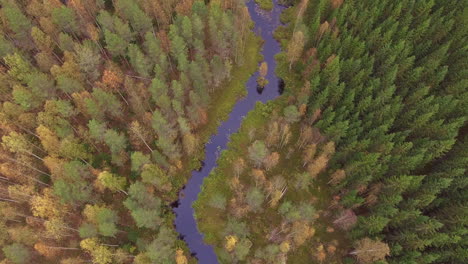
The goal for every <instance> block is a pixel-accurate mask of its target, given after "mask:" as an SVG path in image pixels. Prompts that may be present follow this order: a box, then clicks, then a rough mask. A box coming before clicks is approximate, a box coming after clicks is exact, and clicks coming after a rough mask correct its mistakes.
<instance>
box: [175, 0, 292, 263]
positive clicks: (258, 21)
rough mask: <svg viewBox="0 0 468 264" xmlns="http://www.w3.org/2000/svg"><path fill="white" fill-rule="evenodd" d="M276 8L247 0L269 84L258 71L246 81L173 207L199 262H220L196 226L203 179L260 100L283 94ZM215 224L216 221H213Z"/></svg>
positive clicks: (263, 100)
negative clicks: (259, 87)
mask: <svg viewBox="0 0 468 264" xmlns="http://www.w3.org/2000/svg"><path fill="white" fill-rule="evenodd" d="M273 2H274V8H273V10H272V11H269V12H266V11H263V10H261V9H260V8H259V7H258V6H257V5H256V4H255V2H254V1H253V0H249V2H248V3H247V6H248V9H249V13H250V16H251V18H252V20H253V21H254V22H255V28H254V31H255V32H256V33H257V34H259V35H260V36H261V37H262V38H263V40H264V46H263V51H262V54H263V57H264V61H266V62H267V63H268V68H269V71H268V75H267V76H266V79H267V80H268V81H269V84H268V85H267V86H266V87H265V89H264V90H263V92H261V93H260V92H258V91H257V82H256V81H257V77H258V72H257V73H255V74H254V75H252V77H250V79H249V80H248V81H247V84H246V88H247V90H248V94H247V96H246V97H244V98H243V99H241V100H239V101H238V102H237V103H236V105H235V106H234V108H233V109H232V112H231V113H230V114H229V118H228V120H226V121H225V122H223V123H221V125H220V126H219V127H218V131H217V133H216V134H215V135H213V136H212V137H211V138H210V141H209V143H207V144H206V145H205V148H206V157H205V160H204V161H203V163H202V164H203V167H202V168H201V170H199V171H193V173H192V177H191V178H190V179H189V181H188V182H187V184H186V186H185V187H184V189H183V190H182V191H181V192H180V194H179V201H178V206H177V207H175V208H174V212H175V214H176V220H175V225H176V230H177V232H179V234H180V236H181V237H182V238H183V239H184V240H185V242H186V243H187V245H188V247H189V248H190V251H191V252H192V254H194V255H195V256H196V257H197V259H198V262H199V263H200V264H216V263H218V260H217V257H216V254H215V252H214V249H213V247H212V246H210V245H207V244H205V243H204V242H203V235H202V234H201V233H200V232H199V231H198V229H197V223H196V221H195V218H194V210H193V208H192V203H193V202H194V201H195V200H196V199H197V196H198V193H199V192H200V187H201V185H202V183H203V179H204V178H205V177H207V176H208V174H209V173H210V172H211V170H212V169H213V168H214V167H215V166H216V160H217V159H218V156H219V154H220V151H222V150H223V149H225V148H226V145H227V142H228V141H229V136H230V135H231V134H232V133H234V132H236V131H237V130H238V129H239V127H240V125H241V122H242V119H243V118H244V116H246V115H247V113H248V112H249V111H250V110H252V109H253V108H254V106H255V103H256V102H257V101H261V102H266V101H269V100H271V99H274V98H275V97H277V96H279V95H280V94H281V92H282V91H281V88H280V87H281V85H280V79H279V78H278V77H277V76H276V75H275V72H274V70H275V68H276V61H275V59H274V56H275V54H277V53H279V52H280V50H281V49H280V45H279V43H278V42H277V41H276V40H275V39H274V38H273V31H274V30H275V29H276V28H277V27H278V26H279V25H280V23H281V22H280V19H279V17H280V14H281V11H282V10H283V7H282V6H280V5H279V4H278V0H273ZM213 224H216V223H213Z"/></svg>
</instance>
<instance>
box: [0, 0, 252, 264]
mask: <svg viewBox="0 0 468 264" xmlns="http://www.w3.org/2000/svg"><path fill="white" fill-rule="evenodd" d="M64 2H65V3H66V4H63V3H62V2H61V1H59V0H47V1H46V0H44V1H42V0H31V1H14V0H2V1H1V9H0V18H1V19H0V22H1V23H0V30H1V36H0V57H1V66H0V79H1V81H0V90H1V91H0V101H1V104H0V136H1V149H0V182H1V183H0V215H1V217H0V248H1V249H2V250H0V259H2V262H1V263H5V264H7V263H63V264H72V263H73V264H75V263H89V262H92V263H97V264H106V263H139V264H143V263H176V262H177V263H179V264H181V263H188V259H190V257H187V256H189V254H187V253H188V252H187V251H186V250H185V245H184V243H183V242H182V241H180V240H178V238H177V234H176V233H175V231H174V228H173V224H172V220H173V214H172V211H171V209H170V207H169V204H170V203H171V202H173V201H174V200H175V199H176V197H177V192H178V190H179V189H180V188H181V186H182V185H183V184H184V182H185V180H186V178H187V177H188V175H186V174H187V173H186V171H187V170H190V169H192V167H193V166H196V163H197V162H196V160H197V159H196V158H197V157H195V158H194V155H195V152H200V151H199V150H200V149H201V147H202V145H203V143H204V142H203V141H204V140H206V139H204V138H203V137H201V136H200V131H203V128H204V127H205V126H206V125H207V124H208V123H209V122H217V120H208V116H209V115H208V109H209V107H210V104H212V103H213V101H214V99H212V97H213V96H214V95H216V94H217V91H223V89H225V86H224V84H226V82H227V81H229V80H230V77H231V71H232V70H233V68H234V67H235V66H236V65H242V63H243V62H244V60H243V58H244V49H245V48H246V42H247V40H248V38H249V37H250V38H251V35H250V32H249V23H248V21H249V19H250V18H249V14H248V11H247V9H246V7H245V6H244V3H243V1H229V0H223V1H212V3H209V4H205V1H194V0H183V1H175V0H170V1H169V0H164V1H163V0H154V1H141V0H115V1H103V0H70V1H64ZM217 98H218V99H219V97H217ZM226 100H227V99H226ZM229 100H230V99H229ZM226 104H227V105H229V104H230V102H226ZM198 155H200V154H198ZM194 164H195V165H194ZM184 251H185V252H184ZM190 261H194V260H190Z"/></svg>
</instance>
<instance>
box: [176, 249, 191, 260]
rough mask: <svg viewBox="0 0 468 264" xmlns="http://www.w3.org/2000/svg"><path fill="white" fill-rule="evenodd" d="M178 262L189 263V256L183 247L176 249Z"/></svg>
mask: <svg viewBox="0 0 468 264" xmlns="http://www.w3.org/2000/svg"><path fill="white" fill-rule="evenodd" d="M176 263H177V264H188V260H187V257H185V255H184V251H183V250H182V249H180V248H179V249H177V251H176Z"/></svg>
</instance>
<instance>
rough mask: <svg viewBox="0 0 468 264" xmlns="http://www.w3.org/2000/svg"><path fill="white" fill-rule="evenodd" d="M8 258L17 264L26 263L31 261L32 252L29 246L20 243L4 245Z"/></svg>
mask: <svg viewBox="0 0 468 264" xmlns="http://www.w3.org/2000/svg"><path fill="white" fill-rule="evenodd" d="M3 253H4V254H5V256H6V258H7V259H9V260H11V261H12V262H13V263H15V264H26V263H30V261H31V253H30V251H29V249H28V248H26V247H25V246H24V245H22V244H19V243H14V244H11V245H9V246H5V247H3Z"/></svg>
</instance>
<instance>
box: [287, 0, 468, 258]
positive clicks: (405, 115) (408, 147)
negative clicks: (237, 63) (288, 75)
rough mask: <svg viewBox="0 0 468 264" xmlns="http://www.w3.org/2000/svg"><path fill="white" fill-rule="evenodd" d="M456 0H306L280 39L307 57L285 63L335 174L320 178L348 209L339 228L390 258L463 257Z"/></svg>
mask: <svg viewBox="0 0 468 264" xmlns="http://www.w3.org/2000/svg"><path fill="white" fill-rule="evenodd" d="M467 3H468V2H466V1H401V2H400V1H398V2H395V1H377V2H375V1H330V2H329V1H313V2H312V1H311V2H310V4H309V5H308V6H307V7H306V8H305V9H306V10H305V14H304V16H303V18H302V20H301V21H298V22H299V25H296V27H295V28H296V31H295V32H293V37H292V41H291V42H290V43H289V47H288V52H290V53H291V52H292V53H294V52H295V49H296V50H297V49H299V50H300V49H301V48H303V49H302V50H303V52H305V53H306V54H309V55H310V56H309V57H308V59H307V60H304V61H300V60H297V61H291V62H292V63H295V64H294V67H293V70H294V71H296V72H298V73H300V74H301V77H302V78H303V79H304V80H306V81H308V82H310V85H311V92H312V94H311V96H310V100H309V115H314V114H315V113H317V112H318V113H320V116H321V117H320V120H319V121H317V122H316V123H315V126H317V128H319V129H320V130H321V131H323V133H324V134H325V135H326V136H327V138H328V139H330V140H332V141H334V142H335V143H336V146H337V153H336V154H335V156H334V158H333V159H332V161H331V162H330V167H331V168H333V169H342V170H344V171H345V172H346V177H344V178H343V179H341V180H340V181H338V182H333V184H330V185H331V186H330V187H331V188H332V190H333V192H334V193H335V194H336V195H339V196H340V197H341V199H340V201H341V202H340V204H341V206H342V208H343V210H347V209H351V210H353V211H354V212H355V213H356V214H357V215H358V222H357V225H356V226H355V227H354V228H353V229H352V231H351V232H350V234H349V237H350V238H351V239H353V240H357V239H361V238H363V237H365V236H370V237H375V238H378V239H381V240H383V241H385V243H387V244H389V246H390V251H391V257H389V258H388V262H390V263H416V262H417V263H447V262H451V263H464V262H466V260H467V259H466V258H467V256H466V253H462V252H463V248H465V251H466V245H465V243H466V235H465V233H466V220H463V219H466V216H467V215H466V210H464V208H466V202H467V200H466V188H465V187H466V183H465V182H466V178H465V170H466V164H467V159H468V157H467V155H466V152H465V153H463V150H462V149H466V143H465V141H464V139H465V136H464V135H463V133H460V129H461V128H462V127H463V126H464V125H465V124H466V121H467V116H468V115H467V111H468V107H467V102H468V98H467V96H468V93H467V80H466V76H467V75H466V73H467V60H466V58H467V46H466V43H467V29H466V26H465V25H466V6H467ZM304 4H306V1H303V2H302V4H301V5H299V7H301V6H302V5H304ZM301 33H303V34H304V36H305V38H304V39H305V40H304V41H294V40H297V39H300V37H295V36H297V35H300V34H301ZM296 47H298V48H296ZM301 53H302V52H301ZM290 58H292V57H290ZM328 175H332V174H328ZM325 177H327V175H325ZM448 193H450V194H448ZM447 194H448V195H447ZM448 212H450V213H448ZM454 219H459V221H460V222H458V223H451V222H453V220H454Z"/></svg>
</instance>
